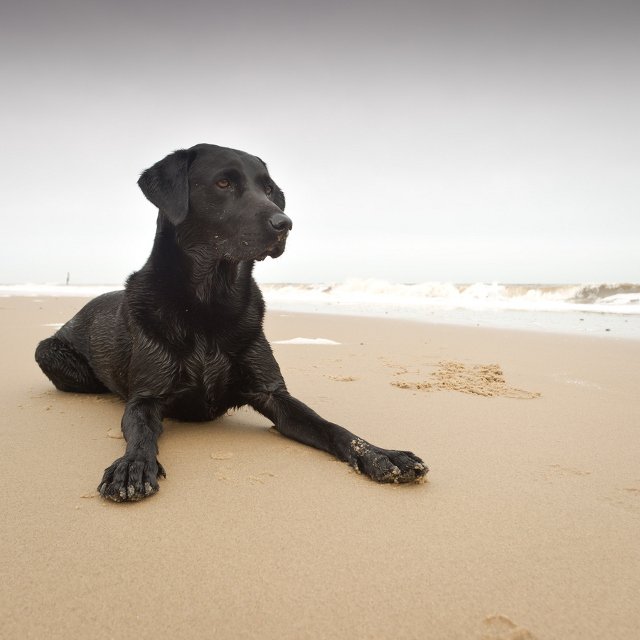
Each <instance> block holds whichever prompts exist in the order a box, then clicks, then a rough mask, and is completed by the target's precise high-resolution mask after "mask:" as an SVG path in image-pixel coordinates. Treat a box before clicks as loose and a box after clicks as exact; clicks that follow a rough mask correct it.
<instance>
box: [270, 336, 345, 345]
mask: <svg viewBox="0 0 640 640" xmlns="http://www.w3.org/2000/svg"><path fill="white" fill-rule="evenodd" d="M271 344H319V345H334V344H340V343H339V342H336V341H335V340H329V339H328V338H291V339H290V340H275V341H273V342H272V343H271Z"/></svg>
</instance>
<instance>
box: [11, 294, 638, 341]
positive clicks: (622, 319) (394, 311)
mask: <svg viewBox="0 0 640 640" xmlns="http://www.w3.org/2000/svg"><path fill="white" fill-rule="evenodd" d="M260 286H261V287H262V285H260ZM289 286H290V285H278V287H276V289H279V288H285V289H286V288H287V287H289ZM313 286H316V285H313ZM518 287H521V285H518ZM118 289H122V286H116V285H100V286H93V285H86V286H85V285H69V286H68V287H67V286H63V285H59V286H58V285H51V286H49V285H11V286H4V287H3V286H0V300H2V299H3V298H10V297H19V298H29V299H32V300H39V299H40V298H44V299H47V298H54V299H58V298H60V299H65V298H78V299H87V300H88V299H91V298H93V297H96V296H97V295H100V294H101V293H105V292H107V291H115V290H118ZM273 294H274V291H273V290H271V291H269V290H267V291H265V290H264V289H263V296H264V298H265V302H266V305H267V310H268V312H273V313H283V312H284V313H298V314H322V315H337V316H342V317H349V316H354V317H360V318H382V319H387V318H388V319H391V320H398V321H403V320H408V321H411V322H418V323H424V324H428V325H431V326H434V325H435V326H437V325H444V326H460V327H486V328H493V329H497V330H517V331H525V332H528V331H531V332H540V333H546V334H559V335H576V336H579V335H582V336H588V335H591V336H602V337H604V338H616V339H623V340H634V341H640V305H633V304H629V305H624V308H623V306H618V307H617V308H616V305H613V306H611V307H610V308H609V310H606V311H605V310H602V308H601V307H602V305H600V306H599V308H591V306H589V305H586V306H585V307H584V308H579V307H578V306H576V305H574V306H573V307H575V308H573V307H572V308H569V307H567V308H564V309H562V310H558V309H553V308H540V309H535V308H516V307H501V306H499V305H498V306H491V304H489V303H481V304H480V306H478V307H473V306H455V304H453V303H448V304H443V303H442V301H440V302H437V301H434V302H426V303H421V304H422V306H411V305H409V306H407V305H406V304H404V303H403V302H401V301H400V302H399V301H398V300H397V299H395V302H394V298H393V296H392V297H391V298H390V300H389V302H388V304H387V303H385V304H382V303H381V302H380V300H377V301H375V302H371V300H370V301H368V302H367V301H366V300H364V301H363V300H361V301H358V298H357V297H356V298H354V299H352V300H334V301H331V300H328V299H325V300H320V301H318V300H314V299H305V298H299V299H295V300H294V299H289V298H277V297H275V298H274V297H273ZM403 305H404V306H403Z"/></svg>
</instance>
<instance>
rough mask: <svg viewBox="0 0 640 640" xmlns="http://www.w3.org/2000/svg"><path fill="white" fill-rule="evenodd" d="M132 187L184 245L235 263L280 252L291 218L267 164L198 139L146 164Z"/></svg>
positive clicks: (246, 154)
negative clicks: (168, 225)
mask: <svg viewBox="0 0 640 640" xmlns="http://www.w3.org/2000/svg"><path fill="white" fill-rule="evenodd" d="M138 186H139V187H140V189H142V192H143V193H144V195H145V196H146V197H147V199H148V200H149V201H150V202H152V203H153V204H154V205H155V206H156V207H158V209H160V215H161V216H164V218H165V219H166V220H167V221H168V222H169V223H170V224H172V225H173V226H174V227H175V231H176V240H177V242H178V244H179V245H181V246H182V247H183V248H184V249H185V250H189V249H190V250H194V251H202V250H204V251H208V252H210V255H212V256H214V257H215V258H217V259H220V260H229V261H233V262H240V261H243V260H264V259H265V258H266V257H267V256H271V257H272V258H277V257H278V256H280V255H282V253H283V251H284V248H285V244H286V240H287V235H288V233H289V231H291V227H292V223H291V220H290V219H289V217H288V216H286V215H285V214H284V213H283V211H284V205H285V200H284V194H283V193H282V191H281V190H280V188H279V187H278V185H276V183H275V182H274V181H273V180H272V179H271V177H270V176H269V172H268V171H267V165H266V164H265V163H264V162H263V161H262V160H260V158H258V157H256V156H252V155H249V154H248V153H244V152H243V151H237V150H235V149H227V148H225V147H218V146H216V145H212V144H199V145H196V146H195V147H191V148H190V149H184V150H180V151H175V152H174V153H172V154H170V155H168V156H167V157H166V158H164V159H163V160H160V161H159V162H156V164H154V165H153V166H152V167H151V168H149V169H147V170H146V171H145V172H144V173H143V174H142V175H141V176H140V179H139V180H138Z"/></svg>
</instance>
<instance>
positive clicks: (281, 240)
mask: <svg viewBox="0 0 640 640" xmlns="http://www.w3.org/2000/svg"><path fill="white" fill-rule="evenodd" d="M288 235H289V232H288V231H283V232H282V233H279V234H278V237H277V238H276V240H275V241H274V242H272V243H271V244H270V245H269V246H268V247H267V248H266V249H265V250H264V251H263V252H262V253H261V254H259V255H258V256H257V257H256V260H258V261H262V260H265V259H266V258H279V257H280V256H281V255H282V254H283V253H284V249H285V245H286V243H287V236H288Z"/></svg>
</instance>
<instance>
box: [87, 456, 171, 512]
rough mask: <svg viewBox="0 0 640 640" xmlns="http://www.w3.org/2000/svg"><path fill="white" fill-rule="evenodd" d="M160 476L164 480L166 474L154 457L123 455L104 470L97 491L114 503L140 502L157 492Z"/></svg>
mask: <svg viewBox="0 0 640 640" xmlns="http://www.w3.org/2000/svg"><path fill="white" fill-rule="evenodd" d="M160 476H162V477H164V478H166V477H167V474H166V473H165V471H164V469H163V468H162V465H161V464H160V463H159V462H158V461H157V460H156V458H155V456H153V457H151V458H144V457H132V456H126V455H125V456H123V457H122V458H118V459H117V460H116V461H115V462H114V463H113V464H112V465H111V466H110V467H107V468H106V469H105V470H104V475H103V476H102V481H101V482H100V485H99V486H98V491H99V492H100V495H101V496H102V497H103V498H109V499H110V500H113V501H114V502H126V501H132V502H133V501H136V500H142V498H146V497H148V496H150V495H153V494H154V493H156V492H157V491H158V489H159V488H160V487H159V486H158V478H159V477H160Z"/></svg>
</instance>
